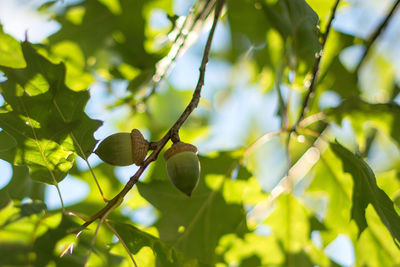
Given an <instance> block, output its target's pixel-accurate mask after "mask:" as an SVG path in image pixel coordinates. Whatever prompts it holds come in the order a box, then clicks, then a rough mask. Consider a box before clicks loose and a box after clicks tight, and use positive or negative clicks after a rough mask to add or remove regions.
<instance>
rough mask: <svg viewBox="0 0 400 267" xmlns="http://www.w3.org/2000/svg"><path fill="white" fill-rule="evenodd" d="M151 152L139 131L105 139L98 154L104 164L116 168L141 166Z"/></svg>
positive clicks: (98, 149) (117, 134) (97, 150)
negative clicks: (148, 152)
mask: <svg viewBox="0 0 400 267" xmlns="http://www.w3.org/2000/svg"><path fill="white" fill-rule="evenodd" d="M148 150H149V142H147V140H146V139H144V137H143V135H142V134H141V133H140V131H139V130H137V129H133V130H132V132H131V133H115V134H112V135H110V136H108V137H107V138H105V139H104V140H103V141H102V142H101V143H100V144H99V146H98V147H97V149H96V151H95V152H94V153H96V154H97V155H98V156H99V157H100V158H101V159H102V160H103V161H104V162H106V163H108V164H111V165H114V166H128V165H132V164H136V165H140V164H141V163H142V162H143V160H144V159H145V157H146V155H147V151H148Z"/></svg>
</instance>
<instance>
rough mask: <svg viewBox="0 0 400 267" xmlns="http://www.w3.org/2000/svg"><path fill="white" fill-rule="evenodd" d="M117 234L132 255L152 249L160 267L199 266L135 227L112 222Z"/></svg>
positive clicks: (194, 261)
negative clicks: (144, 248) (145, 248)
mask: <svg viewBox="0 0 400 267" xmlns="http://www.w3.org/2000/svg"><path fill="white" fill-rule="evenodd" d="M110 224H112V226H113V227H114V228H115V230H116V231H117V233H118V234H119V235H120V236H121V237H122V238H123V240H124V242H125V243H126V245H127V246H128V248H129V251H130V252H131V253H132V254H136V253H138V252H139V250H141V249H142V248H143V247H145V246H147V247H150V248H151V249H152V250H153V252H154V253H155V255H156V257H157V262H158V263H159V264H160V266H166V267H167V266H179V267H181V266H182V267H185V266H187V267H189V266H198V263H197V261H196V260H194V259H187V258H186V257H185V256H184V255H183V254H182V253H181V252H179V251H177V250H176V249H174V248H173V247H171V246H170V245H167V244H165V243H164V242H162V241H161V240H160V239H158V238H156V237H154V236H152V235H150V234H148V233H145V232H143V231H141V230H139V229H138V228H136V227H134V226H133V225H129V224H123V223H119V222H110Z"/></svg>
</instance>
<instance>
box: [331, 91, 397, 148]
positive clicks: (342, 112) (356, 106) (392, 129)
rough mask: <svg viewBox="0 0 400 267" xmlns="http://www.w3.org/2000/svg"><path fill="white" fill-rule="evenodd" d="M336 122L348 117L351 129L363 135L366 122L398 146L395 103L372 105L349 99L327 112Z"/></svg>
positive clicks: (358, 99) (357, 99) (356, 99)
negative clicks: (372, 124) (369, 122)
mask: <svg viewBox="0 0 400 267" xmlns="http://www.w3.org/2000/svg"><path fill="white" fill-rule="evenodd" d="M327 113H328V115H330V116H331V117H332V118H333V119H335V120H336V121H337V122H340V121H341V120H342V119H343V118H345V117H348V118H349V119H350V120H351V121H352V123H353V128H354V129H355V130H356V131H357V132H359V133H361V134H363V133H364V132H365V129H364V128H363V125H364V123H365V122H367V121H371V122H373V123H374V126H375V127H377V128H378V129H379V130H380V131H382V132H383V133H384V134H387V135H390V136H391V137H392V138H393V140H395V141H396V143H397V145H398V146H400V128H399V127H398V125H400V106H399V105H397V104H396V103H383V104H372V103H368V102H365V101H363V100H361V99H360V98H349V99H346V100H345V101H343V102H342V103H341V104H340V106H338V107H336V108H333V109H330V110H328V111H327Z"/></svg>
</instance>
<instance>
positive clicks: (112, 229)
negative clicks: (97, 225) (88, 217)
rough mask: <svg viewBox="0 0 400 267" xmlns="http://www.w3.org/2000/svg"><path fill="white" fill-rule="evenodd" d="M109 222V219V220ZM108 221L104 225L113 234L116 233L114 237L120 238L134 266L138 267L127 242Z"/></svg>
mask: <svg viewBox="0 0 400 267" xmlns="http://www.w3.org/2000/svg"><path fill="white" fill-rule="evenodd" d="M107 220H108V219H107ZM107 220H105V221H104V224H105V225H106V226H107V227H108V229H110V230H111V232H113V233H114V235H115V236H116V237H117V238H118V240H119V242H121V244H122V246H123V247H124V249H125V250H126V252H127V253H128V255H129V258H130V259H131V261H132V263H133V265H135V267H138V265H137V263H136V261H135V259H134V258H133V255H132V253H131V252H130V250H129V248H128V246H127V245H126V243H125V241H124V240H123V239H122V237H121V236H120V235H119V234H118V232H117V231H116V230H115V229H114V228H113V227H112V226H111V225H110V224H109V223H108V222H107Z"/></svg>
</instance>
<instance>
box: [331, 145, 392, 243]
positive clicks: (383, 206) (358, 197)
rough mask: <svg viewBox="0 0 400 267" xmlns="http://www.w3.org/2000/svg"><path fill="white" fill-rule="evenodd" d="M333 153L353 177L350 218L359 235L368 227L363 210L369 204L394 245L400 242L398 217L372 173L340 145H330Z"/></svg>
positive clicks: (363, 163) (360, 159) (363, 162)
mask: <svg viewBox="0 0 400 267" xmlns="http://www.w3.org/2000/svg"><path fill="white" fill-rule="evenodd" d="M330 146H331V148H332V150H333V152H334V153H335V154H336V156H338V157H339V158H340V159H341V161H342V163H343V171H345V172H348V173H350V174H351V176H352V177H353V181H354V187H353V206H352V209H351V216H352V218H353V219H354V220H355V221H356V223H357V226H358V229H359V234H361V233H362V232H363V231H364V229H365V228H366V227H367V226H368V224H367V220H366V218H365V209H366V208H367V206H368V204H371V205H372V206H373V207H374V209H375V211H376V212H377V214H378V215H379V218H380V219H381V221H382V222H383V224H384V225H385V226H386V228H387V229H388V230H389V232H390V233H391V235H392V237H393V240H394V241H395V243H396V245H398V242H399V241H400V216H399V215H398V214H397V212H396V211H395V209H394V204H393V202H392V200H391V199H390V198H389V197H388V196H387V195H386V193H385V192H384V191H383V190H381V189H380V188H379V187H378V186H377V184H376V179H375V175H374V173H373V171H372V170H371V168H370V167H369V166H368V164H367V163H365V161H364V160H363V159H362V158H361V157H360V156H358V155H356V154H353V153H352V152H351V151H349V150H348V149H346V148H345V147H343V146H342V145H340V144H339V143H331V144H330Z"/></svg>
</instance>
